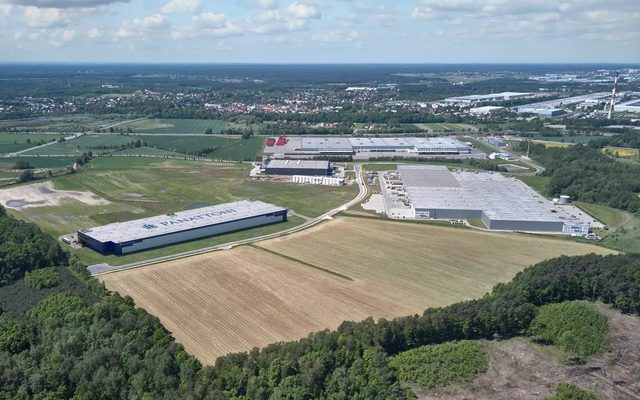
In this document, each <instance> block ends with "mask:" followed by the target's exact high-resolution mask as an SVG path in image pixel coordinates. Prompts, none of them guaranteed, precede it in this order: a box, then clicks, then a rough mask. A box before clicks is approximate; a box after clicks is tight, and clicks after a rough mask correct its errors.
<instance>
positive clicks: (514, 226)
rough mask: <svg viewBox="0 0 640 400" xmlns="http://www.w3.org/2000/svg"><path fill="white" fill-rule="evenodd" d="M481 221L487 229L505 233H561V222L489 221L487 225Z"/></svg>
mask: <svg viewBox="0 0 640 400" xmlns="http://www.w3.org/2000/svg"><path fill="white" fill-rule="evenodd" d="M483 221H484V222H485V224H486V225H487V227H488V228H489V229H497V230H505V231H526V232H562V227H563V225H564V223H563V222H544V221H513V220H490V221H489V223H487V222H486V221H485V219H484V218H483Z"/></svg>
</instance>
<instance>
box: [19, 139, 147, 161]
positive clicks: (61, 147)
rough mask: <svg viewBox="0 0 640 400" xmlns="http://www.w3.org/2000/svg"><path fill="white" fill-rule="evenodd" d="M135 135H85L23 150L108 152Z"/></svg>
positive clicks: (57, 153)
mask: <svg viewBox="0 0 640 400" xmlns="http://www.w3.org/2000/svg"><path fill="white" fill-rule="evenodd" d="M136 139H137V138H136V137H133V136H123V135H86V136H81V137H79V138H76V139H70V140H65V141H63V142H57V143H53V144H50V145H48V146H45V147H41V148H38V149H32V150H29V151H26V152H24V154H25V155H55V156H79V155H81V154H82V153H86V152H89V151H91V152H93V153H95V154H108V153H113V152H115V151H118V150H119V149H117V148H112V147H114V146H120V145H125V144H127V143H131V142H134V141H136Z"/></svg>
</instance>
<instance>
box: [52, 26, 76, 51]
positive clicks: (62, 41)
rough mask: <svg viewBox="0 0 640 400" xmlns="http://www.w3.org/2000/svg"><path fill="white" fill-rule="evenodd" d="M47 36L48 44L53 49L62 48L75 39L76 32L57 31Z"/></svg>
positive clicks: (69, 30) (70, 30) (67, 30)
mask: <svg viewBox="0 0 640 400" xmlns="http://www.w3.org/2000/svg"><path fill="white" fill-rule="evenodd" d="M48 36H49V43H50V44H51V45H52V46H54V47H62V46H64V45H66V44H67V43H68V42H70V41H72V40H73V39H75V37H76V31H75V30H73V29H58V30H55V31H53V32H52V33H51V34H49V35H48Z"/></svg>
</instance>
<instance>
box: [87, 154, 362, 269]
mask: <svg viewBox="0 0 640 400" xmlns="http://www.w3.org/2000/svg"><path fill="white" fill-rule="evenodd" d="M354 169H355V175H356V183H357V184H358V194H357V195H356V197H354V198H353V199H352V200H350V201H348V202H347V203H345V204H343V205H341V206H339V207H336V208H334V209H332V210H329V211H327V212H325V213H324V214H322V215H320V216H319V217H315V218H309V219H307V220H306V221H305V222H303V223H302V224H300V225H297V226H294V227H293V228H289V229H285V230H283V231H279V232H275V233H270V234H267V235H262V236H256V237H253V238H248V239H243V240H237V241H235V242H229V243H223V244H219V245H216V246H210V247H204V248H202V249H197V250H191V251H186V252H182V253H177V254H172V255H169V256H164V257H157V258H152V259H149V260H144V261H138V262H134V263H129V264H123V265H109V264H106V263H102V264H94V265H90V266H89V267H88V268H87V269H88V270H89V273H90V274H91V276H97V275H103V274H109V273H112V272H117V271H122V270H126V269H132V268H140V267H144V266H147V265H152V264H158V263H161V262H165V261H171V260H177V259H180V258H185V257H190V256H194V255H198V254H204V253H209V252H212V251H217V250H229V249H232V248H233V247H236V246H241V245H245V244H250V243H254V242H259V241H262V240H267V239H274V238H277V237H280V236H284V235H290V234H292V233H296V232H300V231H302V230H304V229H307V228H310V227H312V226H314V225H316V224H318V223H320V222H322V221H325V220H328V219H331V217H333V216H334V215H335V214H337V213H339V212H341V211H344V210H346V209H348V208H349V207H351V206H353V205H356V204H358V203H360V202H362V201H363V200H364V199H365V197H366V196H367V193H368V190H367V187H366V185H365V182H364V179H363V177H362V174H363V170H362V166H361V165H360V164H355V165H354ZM294 214H295V211H294ZM296 215H297V214H296Z"/></svg>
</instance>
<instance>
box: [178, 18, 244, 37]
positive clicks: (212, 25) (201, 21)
mask: <svg viewBox="0 0 640 400" xmlns="http://www.w3.org/2000/svg"><path fill="white" fill-rule="evenodd" d="M244 31H245V29H244V28H243V26H242V25H241V24H239V23H237V22H235V21H230V20H227V19H226V17H225V15H224V14H217V13H212V12H205V13H200V14H198V15H194V16H193V17H191V25H190V26H189V27H187V28H184V29H175V30H173V31H172V32H171V37H173V38H174V39H186V38H197V37H206V36H215V37H227V36H236V35H241V34H242V33H244Z"/></svg>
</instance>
